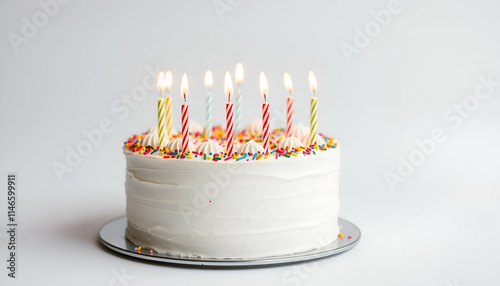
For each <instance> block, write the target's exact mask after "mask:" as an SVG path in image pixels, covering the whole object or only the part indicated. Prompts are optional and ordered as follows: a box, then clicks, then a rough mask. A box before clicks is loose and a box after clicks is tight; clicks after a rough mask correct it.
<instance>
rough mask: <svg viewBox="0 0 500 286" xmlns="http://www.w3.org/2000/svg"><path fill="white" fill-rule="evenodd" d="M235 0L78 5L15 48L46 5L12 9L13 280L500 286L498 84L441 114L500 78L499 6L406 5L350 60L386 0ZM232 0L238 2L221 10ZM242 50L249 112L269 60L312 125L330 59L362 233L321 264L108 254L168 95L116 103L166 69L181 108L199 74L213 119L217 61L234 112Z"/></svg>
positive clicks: (7, 159)
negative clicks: (313, 98)
mask: <svg viewBox="0 0 500 286" xmlns="http://www.w3.org/2000/svg"><path fill="white" fill-rule="evenodd" d="M220 1H221V2H217V1H215V2H212V1H193V2H190V3H187V2H186V3H183V2H180V1H175V2H172V1H171V2H166V1H141V2H136V3H129V2H123V1H107V2H106V3H102V1H69V3H67V4H60V5H59V6H58V7H59V11H57V13H55V15H54V16H51V17H50V18H49V19H48V22H47V23H46V25H43V27H40V28H39V29H38V31H37V32H36V33H35V34H34V35H31V36H32V37H31V38H29V39H26V41H27V42H26V43H22V44H20V45H19V46H18V47H17V48H18V49H19V50H18V51H17V53H16V48H15V47H14V46H13V45H12V44H11V42H10V40H9V35H11V37H12V34H11V33H14V34H16V35H18V36H19V35H21V36H22V35H23V34H22V29H23V25H24V24H23V23H24V22H23V19H24V17H26V19H28V21H33V20H32V17H33V16H34V15H40V14H37V13H39V12H40V11H43V10H42V8H41V6H40V5H39V4H38V2H37V1H22V2H19V1H3V2H2V3H0V34H1V35H3V37H2V39H3V40H2V41H0V54H1V62H0V74H1V77H0V94H1V96H0V131H1V134H2V136H1V138H2V144H1V147H2V148H0V173H1V174H4V176H5V175H6V174H7V173H9V172H17V176H18V177H17V178H18V183H19V185H18V201H17V203H18V205H17V207H18V208H17V220H18V237H17V239H18V240H17V243H18V253H17V254H18V257H17V258H18V260H17V273H16V274H17V278H16V279H12V278H9V277H7V269H6V267H5V266H6V262H5V260H6V259H7V255H8V254H7V240H8V239H7V236H6V231H7V229H6V223H7V221H6V219H7V216H6V212H7V204H6V197H7V195H6V184H7V182H6V178H5V177H4V179H2V180H5V181H4V182H2V183H0V185H2V186H3V187H1V189H2V191H1V192H0V193H2V195H0V214H2V215H0V229H1V230H2V232H1V234H0V261H2V262H1V263H0V266H1V267H0V269H1V270H0V285H123V286H127V285H130V286H133V285H257V284H262V285H264V284H265V285H325V284H327V283H328V285H384V286H387V285H445V286H448V285H454V286H456V285H463V286H472V285H498V284H499V283H500V275H499V274H498V268H499V266H500V258H499V257H500V256H499V255H498V254H499V253H500V246H499V244H498V241H499V240H500V227H499V224H498V218H499V216H500V208H499V203H500V192H499V191H500V176H499V173H500V172H499V171H500V168H499V167H500V165H499V163H498V162H499V161H500V151H499V147H498V146H499V143H500V129H499V125H498V123H499V122H500V121H499V120H500V112H499V110H500V99H499V98H500V90H497V89H498V87H496V86H495V87H494V89H493V90H492V92H491V96H490V97H489V98H488V99H484V100H478V101H477V102H478V104H477V106H475V107H474V110H473V111H470V112H467V114H465V115H461V116H460V120H461V124H460V125H459V126H458V125H457V126H455V127H456V128H454V124H455V123H456V122H455V123H453V122H447V121H445V120H444V119H443V116H446V114H448V115H450V114H454V115H455V116H458V115H457V113H453V111H452V110H453V108H454V104H463V103H465V102H466V101H468V100H469V101H470V102H468V103H467V104H472V103H473V100H474V99H473V98H472V97H474V94H475V90H476V88H477V86H478V85H480V84H481V82H480V80H479V79H478V78H479V77H483V78H487V77H488V75H490V74H491V75H492V78H493V80H494V81H497V80H498V81H500V68H499V56H498V55H499V53H498V51H500V39H499V37H500V36H499V33H498V27H499V26H500V18H499V17H498V13H499V12H500V5H499V3H498V2H495V1H481V2H477V1H446V0H437V1H401V3H400V4H399V5H401V7H402V10H401V11H400V12H399V13H397V14H393V15H392V16H391V21H390V23H389V24H388V25H387V26H386V27H383V28H382V30H381V31H380V33H379V34H377V35H375V36H374V37H373V38H371V39H370V43H369V44H368V45H367V46H366V47H363V48H359V53H355V54H353V55H352V56H350V57H349V58H350V61H348V57H346V56H344V55H343V53H342V50H341V48H340V47H341V45H342V43H346V44H348V45H353V44H354V42H355V37H356V33H357V32H356V27H358V28H360V29H364V28H365V27H366V25H368V24H369V23H370V22H371V21H373V16H372V14H370V12H371V11H381V10H382V9H387V6H388V3H389V1H356V2H355V3H350V2H349V3H348V2H340V1H307V2H304V1H298V0H294V1H276V2H273V3H267V2H266V1H224V0H220ZM42 2H44V1H43V0H42ZM44 3H45V2H44ZM220 3H223V4H224V3H225V4H226V5H230V6H227V7H229V8H228V10H227V11H226V12H224V13H223V14H222V16H220V17H219V16H218V14H217V11H216V6H217V5H221V4H220ZM224 7H226V6H224ZM227 7H226V8H227ZM219 8H220V7H219ZM42 20H43V19H42ZM238 61H242V62H243V63H244V64H245V68H246V78H245V83H244V86H243V92H244V96H245V101H244V104H245V109H244V112H243V113H244V120H245V121H246V122H248V121H250V120H253V119H254V118H256V117H258V116H259V108H260V106H259V105H260V103H261V98H260V97H259V94H258V85H257V82H258V80H257V79H258V72H259V71H264V72H266V74H267V75H268V78H269V85H270V97H269V98H270V99H269V100H270V104H271V105H272V106H273V107H274V109H273V110H272V112H273V115H272V116H273V118H274V119H273V120H274V121H273V124H275V126H278V125H282V123H280V122H281V121H280V119H279V115H278V114H279V112H281V110H282V109H283V108H284V106H285V105H284V102H285V101H284V98H285V97H284V96H285V94H286V93H285V90H284V88H283V86H282V74H283V72H285V71H288V72H290V73H291V75H292V78H293V80H294V83H295V90H294V96H295V97H296V117H295V118H296V122H304V123H306V122H307V118H308V111H307V109H308V97H309V90H308V87H307V82H306V79H307V77H306V75H307V71H308V70H309V69H312V70H314V71H315V73H316V75H317V77H318V83H319V88H318V93H317V96H318V98H319V100H320V105H319V123H318V124H319V129H320V130H322V131H324V132H325V133H326V134H329V135H333V136H335V137H336V139H337V140H338V141H339V142H340V144H341V146H342V168H341V186H340V187H341V212H340V215H341V217H343V218H345V219H347V220H349V221H352V222H354V223H355V224H356V225H357V226H359V228H360V229H361V231H362V234H363V236H362V239H361V242H360V243H359V244H358V246H357V247H355V248H354V249H352V250H350V251H348V252H346V253H344V254H341V255H337V256H334V257H331V258H328V259H323V260H319V261H317V262H315V263H309V264H297V265H293V266H290V265H289V266H281V267H271V268H260V269H247V270H241V269H240V270H213V269H212V270H206V269H190V268H182V267H172V266H168V265H162V264H159V263H147V262H140V261H137V260H134V259H129V258H126V257H124V256H121V255H117V254H113V253H111V252H110V251H107V250H106V249H104V248H103V247H102V246H101V245H100V244H99V242H98V236H97V234H98V230H99V228H100V227H101V226H102V225H103V224H104V223H106V222H107V221H109V220H111V219H113V218H115V217H118V216H121V215H123V214H124V213H125V194H124V186H123V182H124V180H125V176H124V174H125V160H124V156H123V154H122V153H121V145H122V143H123V141H124V140H125V139H126V138H127V137H128V136H129V135H131V134H133V133H138V132H141V131H144V130H146V129H148V128H149V127H150V126H152V125H153V124H154V123H155V116H156V115H155V108H156V106H155V104H156V98H157V95H156V92H155V91H154V88H153V89H148V90H147V94H148V95H147V96H146V97H145V98H143V99H141V100H139V101H135V102H132V104H131V105H129V107H128V111H129V113H127V114H125V113H124V112H123V113H122V112H117V111H116V110H115V109H113V106H115V104H122V106H125V105H123V104H124V100H125V99H124V97H122V95H127V94H130V93H131V92H132V91H133V90H134V88H136V87H140V86H142V80H143V78H144V77H147V76H148V72H147V69H148V67H150V68H153V69H154V68H155V66H156V65H158V67H159V68H160V69H164V70H166V69H171V70H172V71H173V73H174V87H173V90H172V94H173V98H174V111H175V112H178V107H179V106H178V105H179V104H180V100H181V99H180V97H179V96H178V89H179V84H180V77H181V75H182V73H183V72H187V73H188V76H190V84H191V86H190V97H189V102H190V104H191V112H190V113H191V116H192V119H193V120H196V121H198V122H203V116H204V113H203V108H204V106H203V96H204V94H205V90H204V88H203V84H202V77H203V74H204V72H205V70H206V69H209V68H210V69H212V70H213V71H214V74H215V76H216V78H215V86H214V90H213V91H214V98H215V99H214V118H215V120H216V122H218V123H222V122H223V120H224V119H223V118H224V117H223V103H224V98H223V96H222V75H223V73H224V72H225V71H226V70H230V71H233V69H234V66H235V64H236V63H237V62H238ZM115 107H116V106H115ZM450 110H451V111H450ZM450 112H451V113H450ZM176 116H178V114H176ZM105 118H107V119H110V120H111V121H112V122H113V126H114V127H115V128H114V130H113V131H112V132H111V133H109V134H105V135H104V138H103V140H102V142H101V143H99V144H98V146H94V147H93V149H92V151H91V154H90V155H89V156H87V157H84V158H83V160H82V162H81V163H79V164H78V166H76V167H74V168H72V172H71V173H67V174H64V175H63V176H62V179H61V180H59V179H58V177H57V176H56V174H55V172H54V170H53V164H54V162H60V163H64V162H65V157H66V155H67V149H66V148H76V146H77V145H78V144H79V143H80V142H82V141H84V140H85V137H84V135H83V133H82V132H84V130H91V129H95V128H97V127H98V126H99V122H100V121H101V120H103V119H105ZM176 125H177V128H178V126H179V123H178V122H176ZM436 129H441V130H443V132H444V134H445V136H446V140H445V141H444V142H442V143H438V144H436V148H435V150H434V151H433V152H432V153H431V154H430V155H429V156H426V157H425V160H424V162H423V163H422V164H421V165H420V166H417V167H416V168H415V170H414V171H413V173H412V174H411V175H409V176H408V177H407V178H405V179H404V182H401V183H398V184H396V186H395V190H391V188H390V186H389V184H388V183H387V182H386V180H385V177H384V174H385V173H386V172H393V173H397V172H398V171H397V170H398V164H399V159H398V158H399V157H404V158H408V157H409V156H410V154H412V152H414V151H415V150H418V146H417V145H416V143H415V141H416V140H424V139H426V138H430V137H431V134H432V132H433V131H434V130H436Z"/></svg>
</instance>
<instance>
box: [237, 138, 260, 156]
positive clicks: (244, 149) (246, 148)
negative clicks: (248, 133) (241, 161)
mask: <svg viewBox="0 0 500 286" xmlns="http://www.w3.org/2000/svg"><path fill="white" fill-rule="evenodd" d="M238 152H239V153H252V154H255V153H258V152H260V153H265V150H264V147H262V145H260V144H259V143H257V142H255V141H253V139H250V140H249V141H248V142H247V143H245V144H243V145H241V147H240V148H239V150H238Z"/></svg>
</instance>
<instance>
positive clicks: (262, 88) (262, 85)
mask: <svg viewBox="0 0 500 286" xmlns="http://www.w3.org/2000/svg"><path fill="white" fill-rule="evenodd" d="M259 81H260V94H261V95H262V97H263V98H264V101H267V93H268V91H269V87H268V86H267V78H266V75H265V74H264V73H263V72H260V80H259Z"/></svg>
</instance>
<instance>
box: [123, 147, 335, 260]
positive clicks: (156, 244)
mask: <svg viewBox="0 0 500 286" xmlns="http://www.w3.org/2000/svg"><path fill="white" fill-rule="evenodd" d="M125 155H126V158H127V177H126V193H127V218H128V227H127V231H126V236H127V238H128V239H129V240H130V241H132V242H133V243H134V244H136V245H140V246H142V247H143V248H149V249H153V250H155V251H157V252H160V253H168V254H170V255H177V256H196V257H202V258H258V257H267V256H275V255H282V254H291V253H297V252H302V251H307V250H311V249H314V248H319V247H322V246H324V245H327V244H329V243H331V242H332V241H334V240H335V239H336V238H337V235H338V233H339V230H338V224H337V220H338V211H339V194H338V191H339V190H338V187H339V167H340V150H339V148H338V147H337V148H334V149H329V150H327V151H325V152H317V154H315V155H314V156H298V157H294V158H288V159H281V160H278V159H272V158H269V159H267V160H261V161H258V160H255V161H236V160H229V161H222V160H221V161H218V162H214V161H208V160H201V159H200V160H194V159H193V160H164V159H161V158H157V157H153V156H145V155H141V154H140V153H137V152H132V151H130V150H129V149H127V148H125Z"/></svg>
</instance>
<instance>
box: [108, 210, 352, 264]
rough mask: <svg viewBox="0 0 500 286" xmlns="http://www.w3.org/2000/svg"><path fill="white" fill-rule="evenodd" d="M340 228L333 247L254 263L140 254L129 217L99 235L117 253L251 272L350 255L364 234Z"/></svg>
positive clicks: (343, 222)
mask: <svg viewBox="0 0 500 286" xmlns="http://www.w3.org/2000/svg"><path fill="white" fill-rule="evenodd" d="M338 223H339V228H340V231H341V232H342V234H343V236H344V238H338V239H336V240H335V241H334V242H333V243H331V244H329V245H327V246H325V247H321V248H318V249H313V250H309V251H305V252H300V253H294V254H287V255H279V256H271V257H263V258H252V259H241V258H238V259H228V258H225V259H203V258H198V257H192V258H188V257H179V256H172V255H168V254H161V253H157V252H154V251H153V252H150V250H149V249H141V250H140V251H137V250H136V249H137V247H136V245H133V244H132V243H131V242H130V241H128V240H127V239H126V238H125V230H126V229H127V217H126V216H123V217H119V218H116V219H114V220H111V221H109V222H108V223H106V224H105V225H104V226H103V227H102V228H101V230H100V231H99V237H100V240H101V243H102V244H103V245H104V246H106V247H107V248H109V249H111V250H113V251H116V252H118V253H121V254H124V255H127V256H131V257H135V258H139V259H143V260H150V261H157V262H164V263H168V264H177V265H185V266H190V267H207V268H248V267H265V266H274V265H283V264H290V263H297V262H304V261H309V260H314V259H319V258H323V257H327V256H331V255H335V254H339V253H341V252H344V251H347V250H349V249H351V248H353V247H354V246H356V244H357V243H358V242H359V240H360V238H361V231H360V230H359V228H358V227H357V226H355V225H354V224H352V223H350V222H348V221H346V220H343V219H341V218H339V221H338Z"/></svg>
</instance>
